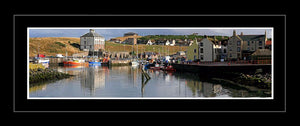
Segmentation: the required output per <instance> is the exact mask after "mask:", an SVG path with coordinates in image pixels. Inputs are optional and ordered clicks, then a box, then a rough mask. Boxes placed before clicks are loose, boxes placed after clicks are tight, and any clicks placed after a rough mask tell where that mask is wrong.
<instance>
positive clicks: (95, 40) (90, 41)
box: [80, 29, 105, 51]
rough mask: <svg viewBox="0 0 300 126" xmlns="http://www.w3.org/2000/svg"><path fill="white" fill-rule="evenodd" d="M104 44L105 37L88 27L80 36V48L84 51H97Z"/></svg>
mask: <svg viewBox="0 0 300 126" xmlns="http://www.w3.org/2000/svg"><path fill="white" fill-rule="evenodd" d="M104 46H105V38H104V37H103V36H101V35H99V34H98V33H96V32H95V30H94V29H90V32H88V33H86V34H84V35H82V36H80V49H81V50H84V51H99V49H103V50H104V48H105V47H104Z"/></svg>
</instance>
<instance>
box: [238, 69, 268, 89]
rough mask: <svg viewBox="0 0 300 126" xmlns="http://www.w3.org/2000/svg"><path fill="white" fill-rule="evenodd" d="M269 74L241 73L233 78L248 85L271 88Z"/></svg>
mask: <svg viewBox="0 0 300 126" xmlns="http://www.w3.org/2000/svg"><path fill="white" fill-rule="evenodd" d="M271 78H272V77H271V74H269V73H264V74H262V73H255V74H243V73H240V76H239V77H237V78H235V79H234V81H235V82H237V83H241V84H244V85H248V86H256V87H258V88H261V89H271V83H272V80H271Z"/></svg>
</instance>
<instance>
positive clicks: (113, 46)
mask: <svg viewBox="0 0 300 126" xmlns="http://www.w3.org/2000/svg"><path fill="white" fill-rule="evenodd" d="M137 48H138V52H139V53H141V52H144V51H145V52H157V53H158V52H160V53H161V54H162V55H164V54H166V55H167V54H168V51H169V54H174V53H176V52H178V51H186V49H187V46H182V47H180V46H162V45H145V44H139V45H138V46H137V45H134V47H133V46H132V45H127V44H119V43H113V42H106V45H105V49H106V50H107V51H111V52H123V51H126V52H131V51H132V50H133V51H134V52H137Z"/></svg>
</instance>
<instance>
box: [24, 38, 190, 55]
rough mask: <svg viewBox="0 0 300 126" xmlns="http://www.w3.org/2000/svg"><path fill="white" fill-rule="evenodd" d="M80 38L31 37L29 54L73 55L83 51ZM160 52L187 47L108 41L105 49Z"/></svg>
mask: <svg viewBox="0 0 300 126" xmlns="http://www.w3.org/2000/svg"><path fill="white" fill-rule="evenodd" d="M79 44H80V38H67V37H45V38H29V56H30V57H34V56H35V55H37V53H38V46H39V53H40V54H45V55H46V56H55V55H56V54H63V55H65V53H66V51H67V52H68V56H71V55H72V54H73V53H81V52H83V51H80V50H79ZM137 47H138V52H139V53H141V52H144V51H146V52H157V53H158V52H159V51H160V53H161V54H162V55H165V54H166V55H167V54H168V51H169V54H174V53H176V52H178V51H186V49H187V47H180V46H161V45H151V46H150V45H144V44H140V45H138V46H137V45H135V46H134V48H132V45H127V44H125V45H124V44H119V43H113V42H106V44H105V50H106V51H110V52H123V51H126V52H131V51H132V50H134V52H137Z"/></svg>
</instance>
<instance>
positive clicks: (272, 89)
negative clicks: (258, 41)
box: [27, 27, 274, 100]
mask: <svg viewBox="0 0 300 126" xmlns="http://www.w3.org/2000/svg"><path fill="white" fill-rule="evenodd" d="M30 29H271V30H272V34H271V36H272V37H271V38H272V43H271V45H272V46H271V47H272V56H271V57H272V61H271V62H272V65H271V67H272V70H271V76H272V78H271V79H272V86H271V97H264V98H261V97H233V98H229V97H29V30H30ZM273 64H274V28H273V27H118V28H117V27H75V28H74V27H51V28H49V27H27V99H186V100H191V99H274V65H273Z"/></svg>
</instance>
